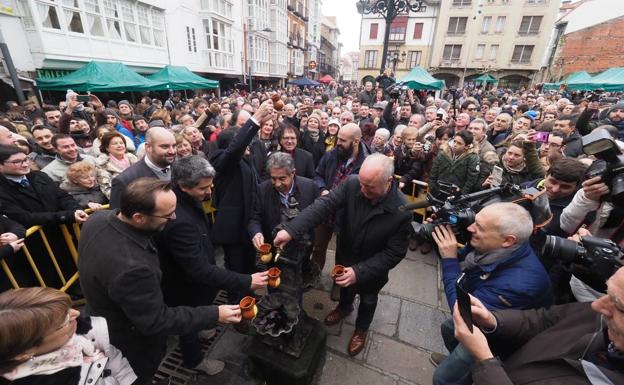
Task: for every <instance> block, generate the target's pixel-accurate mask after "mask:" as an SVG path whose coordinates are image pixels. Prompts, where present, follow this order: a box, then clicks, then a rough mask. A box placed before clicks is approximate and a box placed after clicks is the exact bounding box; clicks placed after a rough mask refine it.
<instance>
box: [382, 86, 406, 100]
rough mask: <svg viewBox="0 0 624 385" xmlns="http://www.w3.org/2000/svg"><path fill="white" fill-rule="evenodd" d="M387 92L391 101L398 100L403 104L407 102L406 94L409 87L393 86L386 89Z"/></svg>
mask: <svg viewBox="0 0 624 385" xmlns="http://www.w3.org/2000/svg"><path fill="white" fill-rule="evenodd" d="M385 91H386V93H388V96H389V97H390V98H391V99H396V100H399V101H400V102H401V103H403V101H405V92H406V91H407V86H406V85H404V84H402V83H398V84H392V85H390V86H388V87H386V90H385Z"/></svg>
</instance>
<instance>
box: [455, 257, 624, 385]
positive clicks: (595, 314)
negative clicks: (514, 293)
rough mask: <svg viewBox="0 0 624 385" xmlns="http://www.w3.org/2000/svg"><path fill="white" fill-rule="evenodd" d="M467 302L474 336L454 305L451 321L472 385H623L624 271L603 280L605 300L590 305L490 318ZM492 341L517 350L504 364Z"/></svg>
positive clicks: (474, 302) (480, 307) (506, 312)
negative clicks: (470, 360) (468, 359)
mask: <svg viewBox="0 0 624 385" xmlns="http://www.w3.org/2000/svg"><path fill="white" fill-rule="evenodd" d="M470 299H471V310H472V319H473V322H474V323H475V324H476V325H477V326H478V327H476V328H474V329H473V330H474V333H470V331H469V330H468V328H467V327H466V324H465V323H464V321H463V319H462V318H461V316H460V315H459V311H458V309H457V305H455V309H454V312H453V320H454V323H455V335H456V337H457V339H458V340H459V341H460V342H461V343H462V344H463V345H464V346H465V347H466V348H467V349H468V350H469V351H470V353H471V354H472V356H473V357H474V359H475V362H476V363H475V365H474V367H473V368H472V380H473V382H474V384H475V385H484V384H511V383H515V384H517V383H529V382H530V383H532V384H546V383H548V384H564V383H565V384H587V383H591V384H623V383H624V302H623V301H624V268H620V269H619V270H617V271H616V272H615V273H614V274H613V275H612V276H611V278H609V280H607V294H606V295H604V296H602V297H600V298H598V299H596V300H594V301H593V302H576V303H570V304H566V305H561V306H553V307H551V308H550V309H534V310H524V311H518V310H502V311H495V312H493V313H492V312H490V311H488V310H487V309H486V308H485V306H483V304H482V303H481V302H480V301H479V300H478V299H476V298H474V297H472V296H471V298H470ZM486 337H487V338H486ZM495 341H504V344H505V346H508V347H510V348H515V351H513V353H511V354H510V355H509V356H507V357H506V358H505V359H504V360H503V362H501V361H499V360H498V359H497V358H495V357H494V355H493V354H492V351H491V350H490V347H489V343H492V342H495Z"/></svg>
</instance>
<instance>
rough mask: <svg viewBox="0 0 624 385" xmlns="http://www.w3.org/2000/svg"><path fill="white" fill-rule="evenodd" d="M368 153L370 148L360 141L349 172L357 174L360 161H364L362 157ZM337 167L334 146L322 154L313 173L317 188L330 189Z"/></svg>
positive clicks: (336, 152)
mask: <svg viewBox="0 0 624 385" xmlns="http://www.w3.org/2000/svg"><path fill="white" fill-rule="evenodd" d="M368 155H370V150H369V149H368V147H367V146H366V144H364V142H360V149H359V151H358V156H357V158H356V159H355V164H354V165H353V168H352V169H351V174H357V173H359V172H360V166H362V162H364V158H366V157H367V156H368ZM337 169H338V149H337V148H334V149H333V150H331V151H328V152H326V153H325V155H323V157H322V158H321V161H320V162H319V165H318V166H317V167H316V170H315V175H314V183H316V185H317V186H318V188H319V190H321V191H323V190H330V189H331V187H332V184H333V182H334V176H335V175H336V170H337Z"/></svg>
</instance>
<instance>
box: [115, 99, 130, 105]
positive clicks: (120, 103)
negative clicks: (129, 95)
mask: <svg viewBox="0 0 624 385" xmlns="http://www.w3.org/2000/svg"><path fill="white" fill-rule="evenodd" d="M122 104H125V105H126V106H128V107H130V102H129V101H127V100H122V101H120V102H119V103H117V107H119V106H121V105H122Z"/></svg>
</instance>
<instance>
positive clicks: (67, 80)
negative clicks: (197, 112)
mask: <svg viewBox="0 0 624 385" xmlns="http://www.w3.org/2000/svg"><path fill="white" fill-rule="evenodd" d="M37 87H38V88H39V89H41V90H49V91H66V90H67V89H72V90H73V91H76V92H86V91H91V92H105V91H110V92H124V91H146V90H154V89H163V88H158V87H162V85H161V84H160V83H157V82H155V81H153V80H150V79H147V78H145V77H143V76H141V75H139V74H138V73H136V72H134V71H133V70H131V69H130V68H128V67H126V66H125V65H123V64H122V63H119V62H100V61H92V62H89V63H87V64H85V65H84V66H83V67H81V68H79V69H77V70H76V71H74V72H72V73H70V74H68V75H65V76H62V77H58V78H37Z"/></svg>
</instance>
